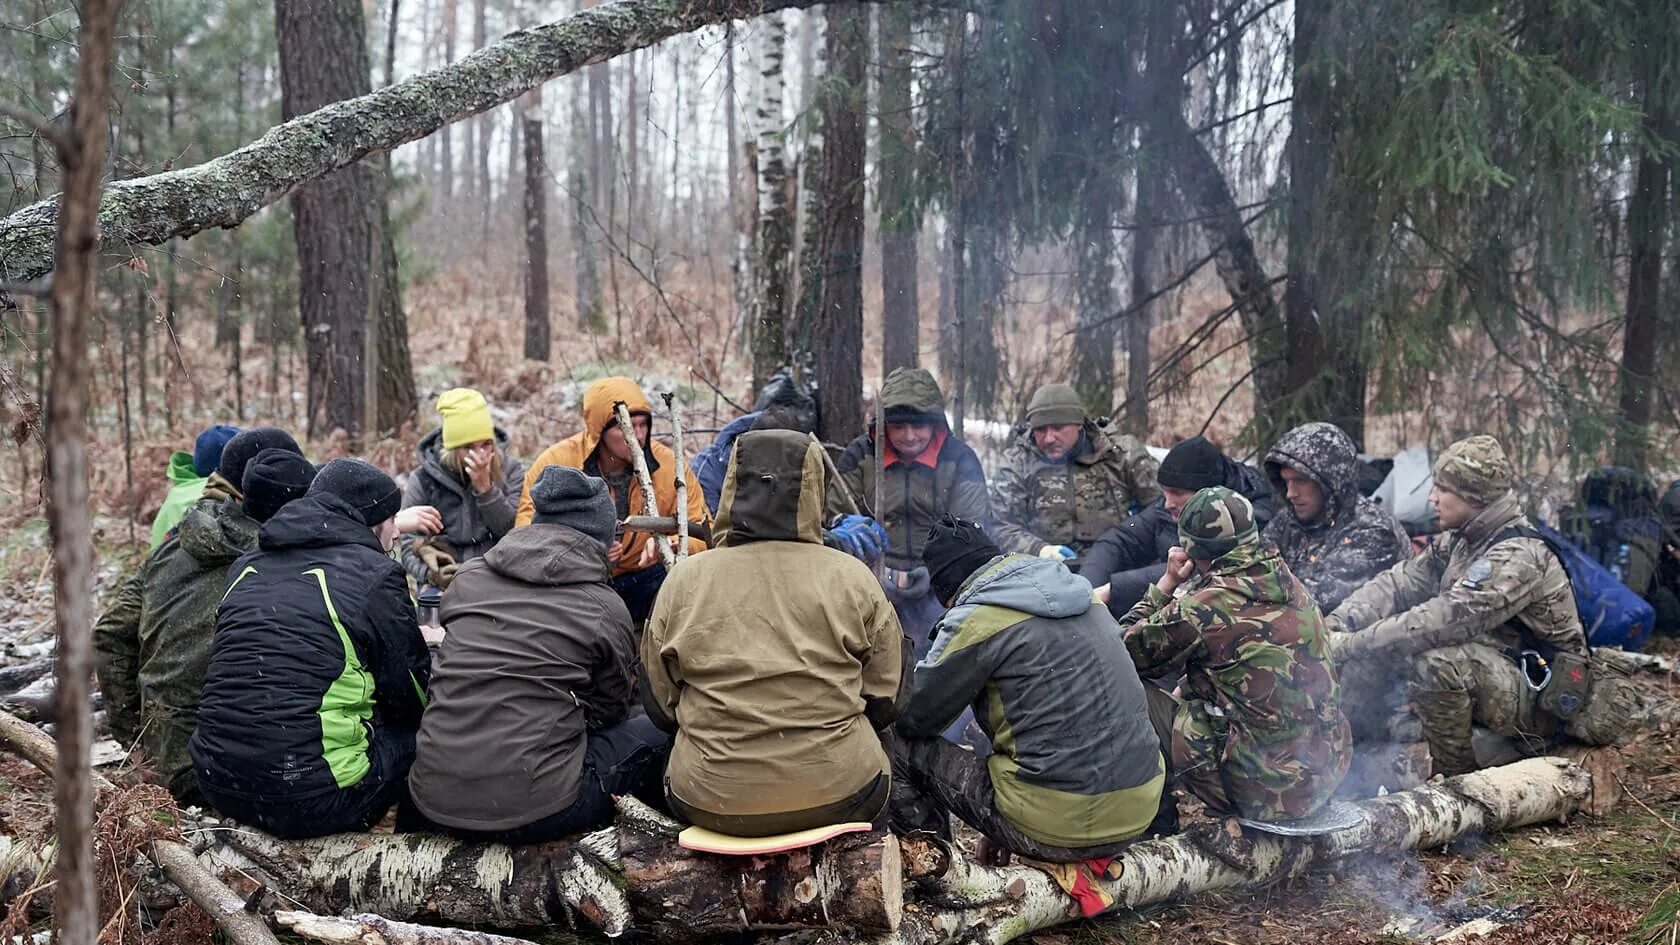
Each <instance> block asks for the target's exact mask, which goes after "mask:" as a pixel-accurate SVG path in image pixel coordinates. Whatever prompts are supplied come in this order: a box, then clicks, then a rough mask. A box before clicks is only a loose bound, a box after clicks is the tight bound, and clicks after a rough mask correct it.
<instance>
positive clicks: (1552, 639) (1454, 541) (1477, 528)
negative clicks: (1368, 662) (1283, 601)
mask: <svg viewBox="0 0 1680 945" xmlns="http://www.w3.org/2000/svg"><path fill="white" fill-rule="evenodd" d="M1527 524H1528V519H1527V518H1526V517H1525V516H1524V515H1523V514H1522V512H1521V511H1520V510H1518V508H1517V500H1516V497H1515V496H1512V495H1506V496H1505V497H1504V498H1502V499H1499V500H1497V501H1496V502H1494V503H1493V504H1492V505H1489V506H1488V507H1487V508H1485V509H1483V510H1482V511H1481V512H1480V513H1479V514H1478V515H1477V516H1476V517H1475V518H1474V519H1471V520H1470V522H1469V523H1468V524H1466V525H1465V526H1464V527H1463V528H1459V529H1455V530H1454V531H1450V532H1445V533H1443V534H1440V535H1436V536H1435V537H1434V538H1432V539H1431V540H1430V542H1429V545H1428V546H1427V547H1425V548H1424V550H1423V551H1422V552H1421V553H1419V554H1418V555H1417V556H1416V557H1414V558H1411V559H1410V560H1408V561H1402V562H1400V563H1399V564H1397V565H1395V566H1394V567H1392V568H1389V569H1388V570H1387V571H1384V572H1383V573H1382V574H1379V575H1377V576H1376V577H1375V578H1373V579H1372V580H1371V582H1370V583H1368V584H1366V585H1365V586H1364V587H1362V588H1360V589H1359V590H1357V591H1354V592H1353V595H1352V596H1351V597H1349V598H1348V599H1347V600H1344V601H1342V603H1341V606H1339V607H1337V608H1336V610H1335V612H1334V613H1332V614H1331V615H1330V621H1331V625H1332V627H1333V629H1336V630H1343V631H1358V632H1357V633H1355V634H1353V636H1351V637H1347V638H1342V637H1338V638H1337V640H1336V658H1337V659H1350V658H1359V657H1366V656H1372V655H1384V656H1407V655H1411V654H1414V653H1421V652H1423V651H1425V650H1433V649H1435V648H1437V647H1442V646H1456V645H1458V644H1461V643H1485V644H1487V645H1489V646H1493V647H1497V648H1501V649H1509V648H1513V647H1516V646H1518V645H1520V644H1521V643H1522V642H1523V639H1524V638H1523V635H1522V633H1521V630H1520V629H1519V627H1518V626H1516V623H1517V622H1518V621H1520V622H1521V625H1522V626H1524V627H1526V628H1527V629H1528V632H1529V633H1530V634H1532V636H1533V637H1534V638H1535V639H1537V640H1538V641H1540V642H1543V643H1546V644H1549V645H1551V646H1555V647H1557V648H1559V649H1563V650H1571V651H1574V652H1578V653H1585V652H1586V649H1587V640H1586V635H1585V634H1584V633H1583V632H1582V630H1581V618H1580V615H1579V614H1578V613H1577V612H1576V610H1575V592H1574V589H1573V588H1571V587H1570V584H1569V574H1568V572H1566V571H1564V569H1563V565H1562V564H1560V563H1558V560H1557V557H1556V556H1555V555H1553V554H1552V550H1551V549H1550V548H1548V547H1546V543H1545V542H1543V541H1541V540H1540V539H1538V538H1505V539H1503V540H1497V539H1499V536H1500V534H1501V533H1502V532H1504V531H1505V530H1507V529H1509V528H1512V527H1515V526H1520V525H1527Z"/></svg>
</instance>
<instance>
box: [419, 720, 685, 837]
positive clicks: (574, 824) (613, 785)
mask: <svg viewBox="0 0 1680 945" xmlns="http://www.w3.org/2000/svg"><path fill="white" fill-rule="evenodd" d="M670 754H671V736H670V735H667V734H666V733H664V732H661V731H660V730H659V729H658V728H657V727H655V726H654V724H653V723H652V722H651V721H649V720H648V717H647V716H645V715H641V716H637V717H635V718H632V719H626V720H625V721H623V722H620V723H618V724H617V725H613V726H609V727H607V728H604V729H600V730H598V731H594V732H590V733H589V736H588V742H587V744H586V746H585V748H584V750H583V774H582V780H581V781H580V782H579V784H578V796H577V800H575V801H573V802H572V803H571V804H570V805H569V806H567V807H566V808H564V809H562V810H559V811H556V812H554V813H552V814H549V815H548V816H547V817H542V818H539V819H537V820H534V821H532V822H530V823H528V824H523V825H521V826H518V827H511V828H508V829H506V830H468V829H466V828H463V827H451V826H449V825H448V824H440V823H437V822H435V821H432V820H430V819H428V818H427V817H426V815H425V814H423V813H421V812H420V809H419V808H417V807H415V806H414V802H413V801H411V800H410V801H406V802H405V803H404V804H403V805H402V806H401V807H400V808H398V810H397V830H398V831H399V832H422V833H442V834H448V835H449V836H452V837H459V838H460V839H462V840H478V841H484V842H488V843H507V844H520V843H548V842H549V841H551V840H558V839H560V838H561V837H569V836H571V835H573V834H577V833H582V832H584V831H585V830H592V829H594V828H596V827H599V826H601V825H603V824H606V823H610V822H611V821H612V818H613V796H614V795H616V794H633V795H635V796H636V797H638V798H640V799H641V800H643V801H646V802H647V803H649V804H652V805H654V806H655V807H660V806H663V800H664V795H663V784H664V778H663V775H664V773H665V760H666V758H668V757H670Z"/></svg>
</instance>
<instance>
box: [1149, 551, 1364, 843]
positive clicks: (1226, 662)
mask: <svg viewBox="0 0 1680 945" xmlns="http://www.w3.org/2000/svg"><path fill="white" fill-rule="evenodd" d="M1120 623H1121V626H1122V627H1124V628H1125V632H1126V647H1127V649H1129V650H1130V651H1131V654H1132V659H1133V661H1135V662H1136V663H1137V668H1138V672H1139V673H1141V674H1143V675H1144V676H1146V677H1161V676H1171V675H1173V674H1174V673H1177V672H1180V671H1182V672H1183V673H1184V681H1183V683H1182V684H1181V685H1180V692H1181V694H1182V696H1183V698H1184V704H1183V705H1182V706H1181V707H1180V708H1179V710H1178V714H1177V716H1176V717H1175V718H1174V720H1173V762H1174V767H1175V770H1184V769H1185V768H1188V767H1193V766H1195V765H1196V764H1198V763H1199V762H1201V761H1202V760H1203V759H1201V758H1199V757H1197V756H1196V753H1195V748H1194V746H1197V745H1201V744H1208V743H1210V742H1212V743H1214V744H1217V746H1218V748H1217V753H1218V757H1217V759H1216V760H1217V764H1218V766H1219V769H1220V775H1221V776H1222V778H1223V781H1224V787H1225V793H1226V795H1227V796H1228V797H1229V798H1230V800H1231V801H1232V803H1233V804H1234V805H1235V806H1236V809H1237V811H1236V812H1237V813H1240V814H1242V815H1243V816H1245V817H1255V818H1260V819H1267V820H1275V819H1288V818H1296V817H1302V816H1305V815H1307V814H1309V813H1311V812H1313V811H1314V810H1317V809H1318V808H1319V807H1320V806H1322V805H1323V804H1324V802H1325V801H1327V800H1328V799H1329V798H1330V796H1331V794H1332V793H1334V791H1335V789H1336V787H1337V786H1338V785H1339V784H1340V783H1341V780H1342V776H1343V775H1344V774H1346V772H1347V766H1348V762H1349V760H1350V757H1351V753H1352V738H1351V735H1350V734H1349V731H1348V725H1347V720H1346V719H1345V718H1343V716H1342V712H1341V708H1340V706H1339V704H1338V693H1337V687H1336V676H1335V673H1334V671H1333V670H1332V669H1331V665H1330V647H1329V640H1328V638H1327V635H1326V633H1325V629H1324V619H1323V616H1322V615H1321V614H1320V612H1319V609H1318V606H1317V605H1315V604H1314V603H1313V602H1312V598H1311V597H1309V596H1308V595H1307V591H1306V588H1304V587H1302V586H1301V582H1299V581H1297V580H1296V579H1295V577H1294V575H1292V574H1290V573H1289V568H1288V567H1287V566H1286V565H1284V563H1283V561H1282V560H1281V559H1280V558H1278V556H1277V552H1276V551H1274V550H1272V549H1270V548H1267V547H1266V546H1265V545H1263V544H1261V543H1251V544H1245V545H1241V546H1239V547H1238V548H1237V549H1236V550H1235V551H1232V552H1230V553H1228V554H1226V555H1224V556H1222V557H1220V558H1218V559H1217V560H1216V561H1214V562H1213V567H1212V569H1211V570H1210V571H1209V572H1208V573H1207V574H1205V575H1203V576H1202V577H1200V578H1197V579H1196V581H1195V582H1194V583H1193V584H1191V585H1190V588H1189V590H1188V592H1187V593H1185V594H1184V595H1183V596H1182V597H1180V598H1178V599H1176V600H1175V599H1173V598H1170V597H1168V596H1167V595H1166V594H1163V593H1162V592H1161V590H1160V589H1159V588H1158V587H1154V586H1151V587H1150V589H1149V591H1148V592H1147V593H1146V594H1145V595H1144V598H1143V600H1141V601H1139V602H1138V603H1137V604H1136V605H1134V606H1133V607H1132V609H1131V610H1130V611H1129V612H1128V613H1127V614H1126V616H1125V618H1124V619H1123V620H1121V621H1120ZM1187 746H1190V747H1189V749H1188V750H1187Z"/></svg>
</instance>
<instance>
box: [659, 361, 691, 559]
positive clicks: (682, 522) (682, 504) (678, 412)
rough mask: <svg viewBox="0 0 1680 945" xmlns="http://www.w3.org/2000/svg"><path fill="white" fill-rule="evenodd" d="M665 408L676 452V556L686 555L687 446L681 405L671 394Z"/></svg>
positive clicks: (666, 396) (666, 397)
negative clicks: (669, 414)
mask: <svg viewBox="0 0 1680 945" xmlns="http://www.w3.org/2000/svg"><path fill="white" fill-rule="evenodd" d="M662 396H664V398H665V409H666V410H668V411H670V413H671V451H672V452H674V453H676V454H677V507H676V509H674V510H673V511H675V513H676V516H677V557H678V558H686V557H688V447H687V446H685V445H684V444H683V416H682V405H681V404H679V403H677V400H676V397H674V396H673V395H671V394H664V395H662Z"/></svg>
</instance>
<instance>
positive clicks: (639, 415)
mask: <svg viewBox="0 0 1680 945" xmlns="http://www.w3.org/2000/svg"><path fill="white" fill-rule="evenodd" d="M621 403H622V404H624V406H625V408H626V409H627V410H629V411H630V420H631V423H632V424H633V425H634V426H635V428H636V431H635V432H636V439H637V440H638V441H640V442H641V444H642V453H643V455H645V456H646V457H647V463H648V472H649V474H650V475H652V477H653V493H654V500H655V502H656V503H657V505H658V509H657V510H654V511H649V510H647V508H646V503H645V502H644V501H643V499H642V490H641V486H640V485H639V484H638V483H637V482H636V471H635V468H634V466H633V465H632V459H631V456H630V444H629V442H627V441H626V440H625V439H624V433H623V431H621V430H620V429H619V428H618V419H617V418H616V417H615V416H614V413H613V408H614V405H616V404H621ZM652 427H653V407H652V405H651V404H649V403H648V399H647V395H645V394H643V393H642V389H641V387H639V386H638V385H637V384H636V382H635V381H633V380H631V379H630V378H628V377H604V378H601V379H600V380H598V381H596V382H595V383H593V384H591V385H589V389H588V390H586V391H584V393H583V429H582V430H581V431H579V432H577V433H575V434H573V435H571V436H569V437H567V438H565V439H564V440H561V441H560V442H558V443H556V444H554V445H553V446H550V447H549V448H548V449H546V450H543V451H542V454H541V455H539V456H538V457H537V459H536V461H535V462H533V463H532V464H531V467H530V468H529V469H528V470H526V472H525V487H524V489H523V490H521V492H520V494H519V512H518V514H517V515H516V516H515V519H514V525H515V526H516V527H518V526H524V525H529V524H530V523H531V517H532V516H533V515H534V514H535V513H536V509H535V507H534V506H533V505H532V504H531V485H532V484H533V483H535V482H536V481H537V477H539V476H541V475H542V471H543V468H544V467H547V466H570V467H572V468H573V469H581V470H583V471H584V472H585V473H587V474H589V475H591V476H599V477H601V478H602V479H604V480H606V482H607V490H608V491H609V492H611V493H612V497H613V504H614V507H615V509H616V513H617V515H618V518H619V521H621V522H622V521H623V520H624V519H626V518H628V517H629V516H632V515H675V514H678V513H677V473H678V465H679V464H678V462H677V457H676V454H675V453H673V452H672V451H671V448H670V447H668V446H666V445H665V444H663V443H658V442H654V441H653V440H652V438H651V433H652ZM680 465H681V467H682V469H681V472H682V476H683V479H684V481H685V482H686V483H687V489H688V500H687V509H686V510H685V511H684V513H683V514H686V515H687V516H688V521H689V539H688V551H689V553H690V554H693V553H695V552H698V551H704V550H706V543H707V542H708V541H709V540H710V539H711V515H710V513H709V512H708V511H707V509H706V497H705V494H704V492H702V491H701V489H700V482H699V480H698V479H696V478H695V476H694V471H693V470H692V469H690V468H688V463H687V462H686V461H685V462H683V463H681V464H680ZM607 560H608V561H610V562H611V563H612V576H613V588H614V589H615V590H617V591H618V593H619V596H620V597H622V598H624V603H625V606H627V607H629V608H630V618H631V620H632V621H633V622H634V623H635V625H636V626H637V627H640V626H641V625H642V623H643V622H644V621H646V620H647V615H648V612H649V611H650V610H652V609H653V598H654V595H656V594H657V593H658V592H659V586H660V585H661V584H663V583H664V582H665V565H664V564H663V563H662V562H661V561H660V560H659V554H658V552H657V550H656V549H655V548H654V544H653V536H652V535H651V534H648V533H646V532H640V531H624V532H623V533H622V534H621V535H620V536H619V537H618V538H617V539H616V540H615V541H614V542H613V543H612V546H611V547H609V548H608V549H607Z"/></svg>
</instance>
